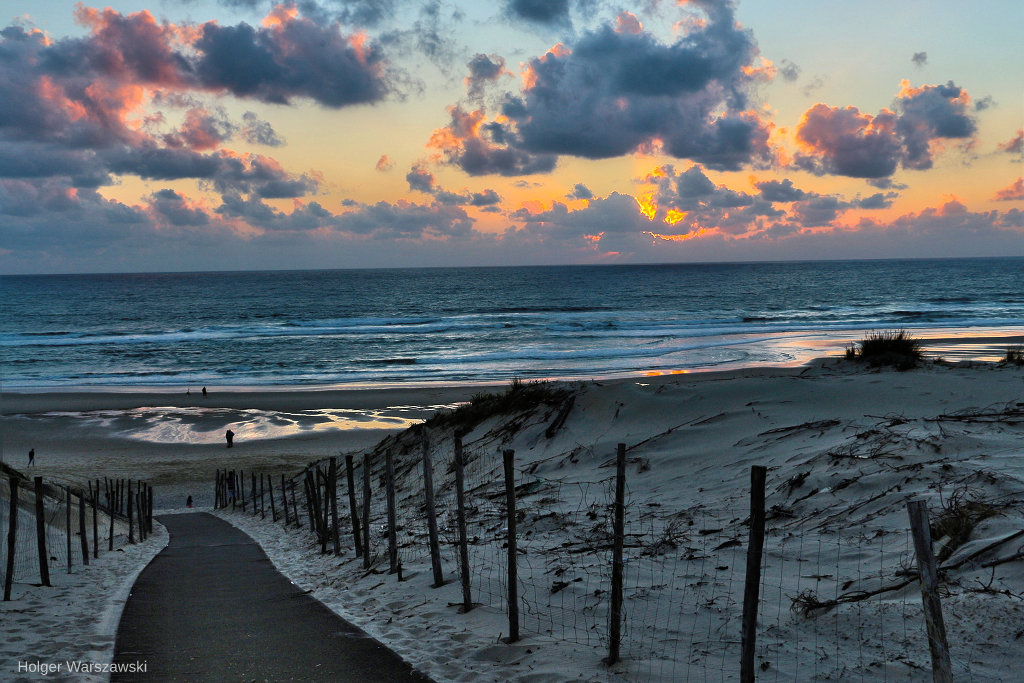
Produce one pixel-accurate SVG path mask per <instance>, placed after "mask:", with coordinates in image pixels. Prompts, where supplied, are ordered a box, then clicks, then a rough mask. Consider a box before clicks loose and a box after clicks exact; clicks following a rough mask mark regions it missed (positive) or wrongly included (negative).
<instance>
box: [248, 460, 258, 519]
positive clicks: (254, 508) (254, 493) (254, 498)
mask: <svg viewBox="0 0 1024 683" xmlns="http://www.w3.org/2000/svg"><path fill="white" fill-rule="evenodd" d="M249 475H250V478H251V479H252V514H253V516H254V517H255V516H256V515H257V514H259V510H257V509H256V472H255V471H253V472H250V473H249Z"/></svg>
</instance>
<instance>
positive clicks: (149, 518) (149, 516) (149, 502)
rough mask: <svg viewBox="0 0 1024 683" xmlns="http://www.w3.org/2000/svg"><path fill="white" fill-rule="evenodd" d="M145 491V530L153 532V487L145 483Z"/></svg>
mask: <svg viewBox="0 0 1024 683" xmlns="http://www.w3.org/2000/svg"><path fill="white" fill-rule="evenodd" d="M146 491H147V492H148V493H147V494H146V532H147V533H150V534H151V533H153V487H152V486H149V485H147V486H146Z"/></svg>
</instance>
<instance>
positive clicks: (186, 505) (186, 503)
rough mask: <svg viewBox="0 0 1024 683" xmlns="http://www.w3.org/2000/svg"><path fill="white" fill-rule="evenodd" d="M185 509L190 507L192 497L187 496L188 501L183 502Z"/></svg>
mask: <svg viewBox="0 0 1024 683" xmlns="http://www.w3.org/2000/svg"><path fill="white" fill-rule="evenodd" d="M185 507H188V508H190V507H192V496H189V497H188V500H186V501H185Z"/></svg>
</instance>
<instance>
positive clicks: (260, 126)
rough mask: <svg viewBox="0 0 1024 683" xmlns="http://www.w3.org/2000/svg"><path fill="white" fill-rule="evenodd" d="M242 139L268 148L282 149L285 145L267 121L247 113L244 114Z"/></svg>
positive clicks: (249, 112)
mask: <svg viewBox="0 0 1024 683" xmlns="http://www.w3.org/2000/svg"><path fill="white" fill-rule="evenodd" d="M242 121H244V122H245V123H244V124H243V125H242V130H241V133H242V138H243V139H244V140H245V141H246V142H248V143H251V144H254V145H265V146H267V147H280V146H282V145H284V144H285V140H284V138H282V137H281V136H280V135H278V134H277V131H275V130H274V127H273V126H272V125H270V123H268V122H267V121H262V120H260V118H259V117H258V116H256V114H254V113H253V112H251V111H247V112H245V113H244V114H242Z"/></svg>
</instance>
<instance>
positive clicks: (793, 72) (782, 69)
mask: <svg viewBox="0 0 1024 683" xmlns="http://www.w3.org/2000/svg"><path fill="white" fill-rule="evenodd" d="M779 75H780V76H782V80H784V81H788V82H790V83H792V82H794V81H796V80H797V79H798V78H800V67H799V66H797V65H796V64H794V63H793V62H791V61H789V60H788V59H783V60H781V61H779Z"/></svg>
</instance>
